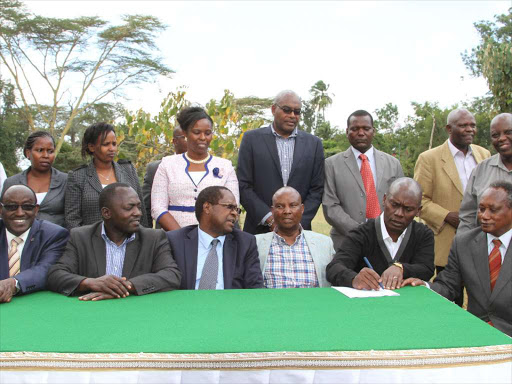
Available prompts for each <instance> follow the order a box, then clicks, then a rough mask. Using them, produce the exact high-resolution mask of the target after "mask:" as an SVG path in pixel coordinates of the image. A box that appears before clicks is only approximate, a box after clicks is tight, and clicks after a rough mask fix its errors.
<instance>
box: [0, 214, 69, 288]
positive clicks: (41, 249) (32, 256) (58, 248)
mask: <svg viewBox="0 0 512 384" xmlns="http://www.w3.org/2000/svg"><path fill="white" fill-rule="evenodd" d="M68 237H69V232H68V231H67V230H66V229H64V228H62V227H60V226H58V225H56V224H53V223H50V222H49V221H45V220H38V219H35V220H34V222H33V223H32V227H31V228H30V232H29V233H28V237H27V242H26V244H25V246H24V247H23V252H22V254H21V265H20V273H18V274H17V275H16V280H18V282H19V284H20V293H32V292H36V291H40V290H43V289H45V288H46V277H47V274H48V269H49V268H50V267H51V266H52V265H53V264H54V263H55V262H56V261H57V259H58V258H59V257H60V256H61V255H62V253H63V252H64V248H65V247H66V243H67V241H68ZM8 252H9V244H7V235H6V231H5V224H4V221H3V220H2V219H0V280H4V279H7V278H9V260H8Z"/></svg>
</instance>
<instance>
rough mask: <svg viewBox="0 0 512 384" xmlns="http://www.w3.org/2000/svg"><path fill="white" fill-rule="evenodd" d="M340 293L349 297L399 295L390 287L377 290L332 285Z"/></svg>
mask: <svg viewBox="0 0 512 384" xmlns="http://www.w3.org/2000/svg"><path fill="white" fill-rule="evenodd" d="M332 288H334V289H335V290H337V291H338V292H340V293H343V294H344V295H345V296H347V297H350V298H351V299H353V298H355V297H358V298H359V297H384V296H400V294H398V293H397V292H395V291H392V290H390V289H382V288H381V289H380V290H378V291H364V290H362V289H354V288H348V287H332Z"/></svg>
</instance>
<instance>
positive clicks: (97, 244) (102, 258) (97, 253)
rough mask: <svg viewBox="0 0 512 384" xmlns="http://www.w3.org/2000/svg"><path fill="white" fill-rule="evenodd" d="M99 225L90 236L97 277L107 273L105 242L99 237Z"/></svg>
mask: <svg viewBox="0 0 512 384" xmlns="http://www.w3.org/2000/svg"><path fill="white" fill-rule="evenodd" d="M101 224H102V223H99V224H98V228H97V229H96V231H95V232H94V235H93V236H92V239H91V240H92V247H93V249H94V259H95V260H96V269H97V272H98V277H99V276H103V275H105V274H106V273H107V249H106V245H105V240H103V238H102V237H101Z"/></svg>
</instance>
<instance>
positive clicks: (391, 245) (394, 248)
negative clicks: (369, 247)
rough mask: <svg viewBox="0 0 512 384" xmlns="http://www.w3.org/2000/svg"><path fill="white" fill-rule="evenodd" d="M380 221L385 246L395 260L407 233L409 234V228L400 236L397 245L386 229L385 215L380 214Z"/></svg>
mask: <svg viewBox="0 0 512 384" xmlns="http://www.w3.org/2000/svg"><path fill="white" fill-rule="evenodd" d="M379 220H380V229H381V233H382V238H383V239H384V245H385V246H386V248H387V249H388V251H389V254H390V255H391V258H392V259H393V260H395V256H396V253H397V252H398V249H399V248H400V244H402V240H403V239H404V236H405V233H406V232H407V228H405V230H404V231H403V232H402V234H401V235H400V236H398V239H397V241H396V243H395V242H394V241H393V239H392V238H391V236H389V233H388V230H387V229H386V224H384V213H381V214H380V217H379Z"/></svg>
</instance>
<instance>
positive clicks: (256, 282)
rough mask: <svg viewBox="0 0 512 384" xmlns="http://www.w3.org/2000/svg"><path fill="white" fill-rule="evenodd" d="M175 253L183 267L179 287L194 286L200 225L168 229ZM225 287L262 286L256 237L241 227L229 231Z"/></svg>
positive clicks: (225, 246)
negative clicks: (198, 226) (243, 230)
mask: <svg viewBox="0 0 512 384" xmlns="http://www.w3.org/2000/svg"><path fill="white" fill-rule="evenodd" d="M167 239H168V240H169V243H170V245H171V250H172V255H173V257H174V260H176V263H177V264H178V268H179V269H180V271H181V286H180V289H195V285H196V274H197V246H198V233H197V225H189V226H188V227H183V228H181V229H177V230H175V231H169V232H167ZM222 261H223V265H224V271H223V274H224V289H244V288H263V277H262V275H261V268H260V260H259V257H258V247H257V246H256V238H255V237H254V236H253V235H250V234H248V233H246V232H242V231H240V230H239V229H234V230H233V232H232V233H229V234H227V235H226V240H225V241H224V248H223V258H222Z"/></svg>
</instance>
